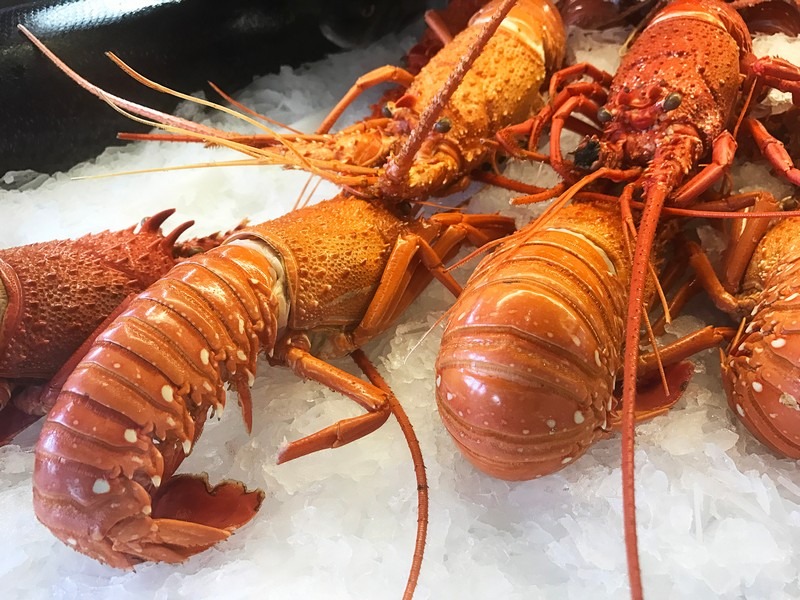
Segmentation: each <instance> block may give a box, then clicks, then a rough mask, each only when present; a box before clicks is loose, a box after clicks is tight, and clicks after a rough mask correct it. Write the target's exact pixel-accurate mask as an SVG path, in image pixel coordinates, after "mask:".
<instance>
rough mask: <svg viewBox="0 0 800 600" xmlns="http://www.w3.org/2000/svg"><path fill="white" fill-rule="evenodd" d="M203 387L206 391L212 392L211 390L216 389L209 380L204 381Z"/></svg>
mask: <svg viewBox="0 0 800 600" xmlns="http://www.w3.org/2000/svg"><path fill="white" fill-rule="evenodd" d="M203 389H204V390H205V391H207V392H211V391H213V390H214V388H213V387H211V384H210V383H208V382H207V381H204V382H203Z"/></svg>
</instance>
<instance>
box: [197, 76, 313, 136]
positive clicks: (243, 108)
mask: <svg viewBox="0 0 800 600" xmlns="http://www.w3.org/2000/svg"><path fill="white" fill-rule="evenodd" d="M207 83H208V85H209V86H210V87H211V89H212V90H214V91H215V92H217V94H219V95H220V97H222V99H223V100H225V101H226V102H228V103H229V104H232V105H233V106H235V107H236V108H238V109H239V110H240V111H241V112H242V113H244V114H247V115H250V116H252V117H255V118H256V119H260V120H262V121H266V122H267V123H269V124H271V125H275V126H276V127H281V128H283V129H286V130H288V131H291V132H292V133H296V134H298V135H303V132H302V131H299V130H298V129H295V128H294V127H292V126H290V125H287V124H286V123H281V122H280V121H278V120H277V119H273V118H272V117H268V116H267V115H262V114H261V113H259V112H256V111H254V110H253V109H252V108H249V107H247V106H245V105H244V104H242V103H241V102H239V101H238V100H234V99H233V97H232V96H231V95H230V94H228V93H227V92H225V91H224V90H223V89H222V88H221V87H219V86H218V85H217V84H216V83H214V82H213V81H209V82H207Z"/></svg>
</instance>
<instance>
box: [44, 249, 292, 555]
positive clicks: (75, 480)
mask: <svg viewBox="0 0 800 600" xmlns="http://www.w3.org/2000/svg"><path fill="white" fill-rule="evenodd" d="M270 273H271V269H270V265H269V263H268V262H267V260H266V258H264V256H263V254H260V253H259V252H258V251H257V250H254V249H251V248H248V247H246V246H243V245H238V244H231V245H227V246H223V247H220V248H218V249H215V250H212V251H210V252H209V253H207V254H204V255H201V256H198V257H196V258H192V259H189V260H187V261H185V262H183V263H181V264H180V265H178V266H177V267H175V268H174V269H173V270H172V271H171V272H170V273H169V274H168V275H167V276H166V277H165V278H163V279H161V280H160V281H158V282H157V283H156V284H154V285H153V286H151V287H150V288H149V289H148V290H147V291H146V292H144V293H143V294H141V295H140V296H138V297H137V298H135V299H134V300H133V301H132V302H131V303H130V305H129V306H128V308H127V309H126V310H125V312H123V313H122V314H121V315H120V316H119V317H118V318H117V319H116V320H115V321H114V323H113V324H112V326H111V327H110V328H109V329H107V330H106V331H105V332H104V333H103V334H101V335H100V336H99V337H98V339H97V341H96V343H95V345H94V346H93V348H92V350H91V351H90V352H89V353H88V354H87V355H86V357H85V358H84V360H83V361H82V362H81V363H80V364H79V365H78V367H77V369H76V370H75V371H74V372H73V374H72V375H71V376H70V377H69V379H68V380H67V382H66V384H65V385H64V387H63V389H62V393H61V395H60V397H59V401H58V403H57V405H56V407H55V408H54V410H53V411H51V413H50V415H49V417H48V419H47V422H46V424H45V426H44V429H43V431H42V435H41V438H40V442H39V446H38V451H37V461H36V468H35V473H34V507H35V510H36V515H37V517H38V518H39V519H40V520H41V521H42V522H43V523H44V524H45V525H47V526H48V527H49V528H51V529H52V530H53V532H54V533H55V534H56V535H57V536H58V537H59V538H60V539H61V540H63V541H64V542H66V543H67V544H70V545H71V546H73V547H75V548H76V549H78V550H80V551H82V552H84V553H88V554H90V555H93V556H96V557H98V558H100V559H101V560H103V561H104V562H107V563H108V564H110V565H113V566H116V567H130V566H132V565H133V564H135V563H137V562H140V561H141V560H161V561H167V562H180V561H182V560H185V559H186V557H187V556H189V555H191V554H194V553H196V552H198V551H199V550H201V549H204V548H206V547H208V546H211V545H212V544H214V543H216V542H218V541H220V540H221V539H224V538H225V537H227V536H228V535H229V532H230V530H232V529H235V528H236V527H238V526H240V525H242V524H243V523H245V522H247V521H248V520H249V519H250V517H251V516H252V515H253V514H254V513H255V511H256V510H257V508H258V506H259V504H260V501H261V498H262V494H260V493H245V492H244V490H243V489H242V487H241V485H240V484H236V483H223V484H220V486H218V489H215V490H208V488H207V487H206V490H205V493H203V486H202V485H199V483H198V481H197V479H196V478H191V477H187V476H182V477H176V478H173V479H172V480H171V481H170V482H169V483H168V484H167V485H166V486H165V489H163V490H161V489H159V487H160V485H161V482H162V480H163V481H164V482H165V483H166V481H167V479H168V478H169V477H170V476H171V475H172V473H173V472H174V470H175V469H176V468H177V466H178V465H179V464H180V462H181V461H182V460H183V458H184V457H185V456H186V455H188V454H189V453H190V452H191V449H192V447H193V445H194V442H195V440H196V439H197V437H198V436H199V434H200V431H201V430H202V427H203V424H204V422H205V419H206V415H207V413H208V412H209V410H210V409H221V408H222V406H223V405H224V403H225V392H224V389H223V386H222V383H223V381H233V382H234V383H235V386H236V388H237V389H238V390H239V392H240V399H241V402H242V404H243V410H244V411H245V413H249V395H248V394H247V391H246V390H247V386H248V384H249V383H251V382H252V378H253V376H254V375H253V374H254V373H255V363H256V356H257V353H258V351H259V350H260V348H261V347H262V345H266V346H269V347H271V345H272V344H274V341H275V337H276V333H277V322H276V317H275V314H276V304H277V301H276V299H275V296H274V295H273V294H272V292H271V288H272V283H273V281H272V280H271V276H270ZM156 365H159V366H156ZM178 496H180V497H181V498H185V497H189V498H193V499H194V502H190V503H189V508H187V506H186V504H185V503H181V506H180V514H173V512H175V513H177V512H178V511H176V510H174V509H173V499H174V498H176V497H178ZM230 496H234V497H235V498H230ZM215 498H216V499H217V500H219V501H220V502H224V501H231V502H232V503H233V504H232V506H235V507H236V508H235V509H233V510H231V509H226V510H223V511H221V510H219V508H220V506H217V504H216V503H215V502H214V499H215ZM223 498H224V499H223Z"/></svg>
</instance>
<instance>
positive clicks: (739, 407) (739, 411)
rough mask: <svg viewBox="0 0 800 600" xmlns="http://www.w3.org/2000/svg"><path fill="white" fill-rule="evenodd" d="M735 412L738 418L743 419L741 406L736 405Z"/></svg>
mask: <svg viewBox="0 0 800 600" xmlns="http://www.w3.org/2000/svg"><path fill="white" fill-rule="evenodd" d="M736 412H737V413H739V416H740V417H743V416H744V409H743V408H742V405H741V404H737V405H736Z"/></svg>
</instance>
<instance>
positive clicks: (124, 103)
mask: <svg viewBox="0 0 800 600" xmlns="http://www.w3.org/2000/svg"><path fill="white" fill-rule="evenodd" d="M17 29H19V30H20V31H21V32H22V33H23V34H24V35H25V37H27V38H28V39H29V40H30V41H31V43H33V45H34V46H36V47H37V48H38V49H39V51H41V53H42V54H44V55H45V56H46V57H47V58H48V59H49V60H50V61H51V62H52V63H53V64H54V65H56V66H57V67H58V68H59V69H60V70H61V71H62V72H63V73H64V74H65V75H66V76H67V77H69V78H70V79H72V80H73V81H74V82H75V83H77V84H78V85H79V86H81V87H82V88H83V89H85V90H86V91H87V92H89V93H90V94H93V95H94V96H97V97H98V98H100V99H101V100H103V101H105V102H107V103H108V104H110V105H111V106H118V107H123V108H124V109H125V110H128V111H130V112H131V113H133V114H136V115H140V116H142V117H145V118H148V119H153V120H155V121H159V122H162V123H165V124H171V125H173V126H176V127H182V128H184V129H186V130H188V131H192V132H194V133H198V134H201V135H221V134H222V135H224V132H223V131H220V130H219V129H214V128H212V127H207V126H205V125H200V124H198V123H193V122H192V121H188V120H186V119H181V118H180V117H175V116H173V115H168V114H167V113H163V112H161V111H160V110H155V109H153V108H148V107H147V106H142V105H141V104H136V103H135V102H131V101H130V100H125V99H124V98H120V97H119V96H115V95H114V94H110V93H109V92H106V91H105V90H103V89H101V88H99V87H97V86H96V85H94V84H93V83H90V82H89V81H87V80H86V79H84V78H83V77H81V76H80V75H78V74H77V73H76V72H75V71H73V70H72V69H71V68H70V67H69V65H67V64H66V63H65V62H64V61H63V60H61V59H60V58H58V56H56V55H55V54H53V52H52V51H51V50H50V49H49V48H48V47H47V46H45V45H44V44H43V43H42V41H41V40H39V38H37V37H36V36H35V35H33V33H31V32H30V30H28V29H27V28H26V27H25V26H24V25H22V24H20V25H17Z"/></svg>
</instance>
